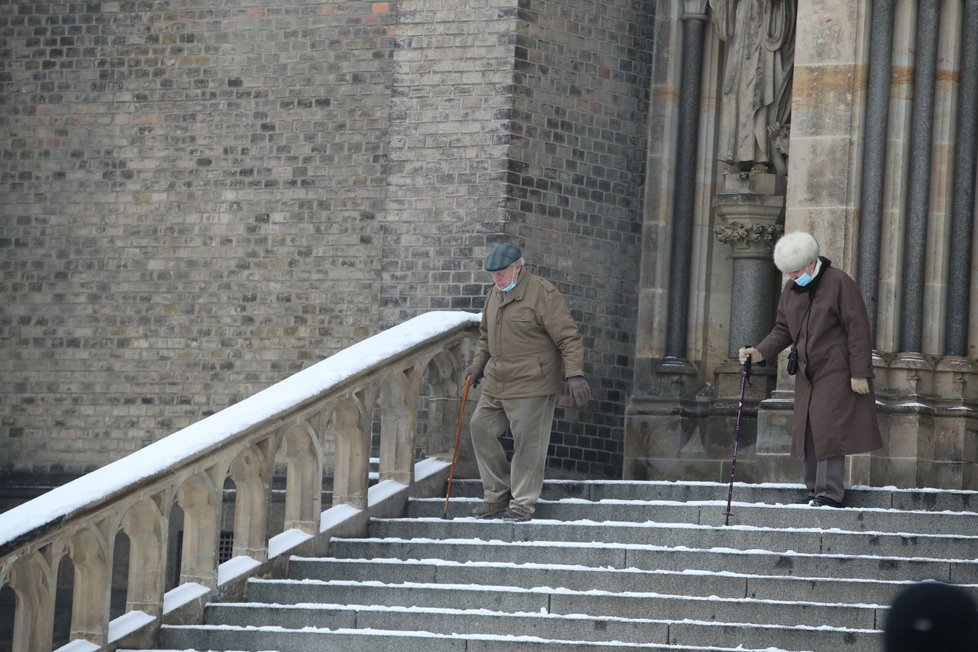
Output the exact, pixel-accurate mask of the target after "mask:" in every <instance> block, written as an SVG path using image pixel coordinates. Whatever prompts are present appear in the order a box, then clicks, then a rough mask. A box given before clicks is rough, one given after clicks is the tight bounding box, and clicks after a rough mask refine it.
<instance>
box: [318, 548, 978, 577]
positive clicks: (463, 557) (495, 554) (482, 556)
mask: <svg viewBox="0 0 978 652" xmlns="http://www.w3.org/2000/svg"><path fill="white" fill-rule="evenodd" d="M490 544H491V545H487V542H486V541H480V540H475V539H448V540H433V539H429V538H425V537H419V538H416V539H398V538H384V539H380V538H362V539H353V538H351V539H340V540H337V541H334V542H333V544H332V546H331V550H332V553H333V556H334V557H337V558H361V557H365V558H378V559H405V560H407V559H440V560H446V561H453V562H457V563H465V562H467V561H468V560H478V561H483V562H501V563H523V564H546V563H548V562H549V561H552V560H553V559H555V558H556V559H559V560H560V561H561V562H562V563H564V564H571V565H580V566H597V567H608V568H637V569H662V570H673V571H683V570H689V569H693V570H699V571H704V572H712V573H723V572H726V571H729V570H730V569H732V568H735V569H737V570H739V571H740V572H744V573H753V574H757V575H775V574H777V575H789V576H799V577H818V578H876V579H880V580H888V581H901V580H905V581H916V580H924V579H934V578H943V579H945V580H946V581H949V582H954V583H961V584H978V562H976V560H975V559H974V558H968V559H940V558H936V559H927V558H922V557H907V556H894V557H880V556H879V555H870V554H866V555H829V554H820V553H799V552H797V551H770V550H762V549H750V550H737V549H734V548H729V547H720V548H702V549H701V548H689V547H686V546H676V547H672V548H670V547H666V546H656V545H647V544H634V545H627V544H617V543H593V542H586V543H568V542H553V541H516V542H503V541H492V542H490ZM976 554H978V551H976Z"/></svg>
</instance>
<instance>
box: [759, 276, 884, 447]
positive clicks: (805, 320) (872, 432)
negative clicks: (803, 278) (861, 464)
mask: <svg viewBox="0 0 978 652" xmlns="http://www.w3.org/2000/svg"><path fill="white" fill-rule="evenodd" d="M821 260H822V267H821V269H820V270H819V273H818V275H817V276H816V277H815V279H814V280H813V281H812V282H811V283H810V284H809V285H808V286H807V287H804V288H803V287H799V286H797V285H795V282H794V281H788V283H786V284H785V287H784V289H783V290H782V292H781V300H780V301H779V302H778V315H777V319H776V321H775V325H774V328H773V329H772V330H771V332H770V333H769V334H768V335H767V337H765V338H764V340H763V341H762V342H761V343H760V344H758V345H757V346H756V348H757V350H758V351H760V353H761V355H763V356H764V359H765V360H773V359H774V357H775V356H777V355H778V353H780V352H781V351H782V350H784V349H785V348H787V347H788V346H790V345H791V342H792V341H797V346H798V374H797V375H796V376H795V408H794V415H793V421H792V429H791V430H792V442H791V454H792V455H794V456H795V457H804V454H805V422H806V421H811V427H812V438H813V441H814V444H815V456H816V458H818V459H820V460H823V459H826V458H828V457H834V456H836V455H850V454H853V453H866V452H868V451H871V450H875V449H877V448H880V447H881V446H882V445H883V440H882V437H881V436H880V430H879V424H878V423H877V420H876V394H875V392H874V390H873V381H872V377H873V363H872V357H873V347H872V343H871V340H870V331H869V317H868V316H867V313H866V304H865V303H864V302H863V298H862V295H861V294H860V293H859V287H858V286H857V285H856V282H855V281H853V280H852V278H850V277H849V276H848V275H847V274H846V273H845V272H842V271H840V270H837V269H835V268H833V267H831V264H832V263H831V262H830V261H829V260H828V259H827V258H822V259H821ZM812 292H814V299H813V300H812V305H811V310H810V311H809V313H808V315H807V317H806V316H805V308H806V306H807V305H808V301H809V297H810V296H812V294H811V293H812ZM850 378H869V379H870V381H869V389H870V391H869V393H868V394H856V393H855V392H853V391H852V387H851V385H850V382H849V379H850Z"/></svg>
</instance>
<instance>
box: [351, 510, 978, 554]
mask: <svg viewBox="0 0 978 652" xmlns="http://www.w3.org/2000/svg"><path fill="white" fill-rule="evenodd" d="M819 509H831V508H830V507H823V508H819ZM371 521H377V522H386V523H407V524H425V523H440V524H445V523H447V522H449V521H455V522H462V523H465V524H467V523H478V524H480V525H485V526H486V527H494V526H498V525H509V526H511V527H513V528H532V527H536V526H539V525H556V526H565V527H602V528H609V527H615V528H623V529H625V528H644V529H647V530H661V529H669V530H673V529H677V528H683V529H687V530H690V531H694V530H700V531H704V530H710V531H724V530H727V531H738V532H757V533H761V534H769V533H777V534H784V533H786V532H790V533H793V534H826V533H828V534H833V535H848V536H853V537H867V536H873V537H880V538H894V537H899V538H915V539H933V540H940V539H963V540H973V541H974V542H975V546H976V549H978V535H974V534H956V533H953V532H952V533H951V534H943V533H933V532H909V531H901V532H892V531H886V530H844V529H842V528H838V527H832V528H821V527H771V526H766V525H705V524H700V523H668V522H659V521H594V520H590V519H579V520H576V521H562V520H560V519H550V518H539V519H533V520H531V521H527V522H509V521H503V520H500V519H493V518H489V519H486V518H476V517H474V516H462V517H457V518H454V519H449V520H447V521H446V519H443V518H439V517H435V516H414V517H408V516H399V517H391V518H376V517H373V518H371ZM338 538H340V537H338Z"/></svg>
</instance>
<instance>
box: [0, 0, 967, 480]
mask: <svg viewBox="0 0 978 652" xmlns="http://www.w3.org/2000/svg"><path fill="white" fill-rule="evenodd" d="M199 5H200V3H194V2H185V1H183V0H165V1H162V2H160V1H155V2H140V1H139V0H135V1H132V2H129V1H118V0H103V1H101V2H86V3H66V4H52V3H48V2H42V1H41V0H34V1H31V0H16V1H15V2H10V3H6V4H5V5H4V6H3V7H0V27H2V30H0V40H2V45H0V47H2V48H3V52H4V55H5V56H3V57H0V95H2V99H3V101H2V103H0V124H2V126H3V130H2V135H0V138H2V141H0V194H2V195H3V197H4V200H3V202H2V203H0V219H2V222H0V251H2V260H0V298H2V308H0V348H2V356H0V370H2V373H0V451H2V452H0V470H2V472H3V473H5V474H7V475H11V474H38V473H42V474H43V473H47V474H59V473H64V474H67V475H72V474H78V473H82V472H85V471H86V470H90V469H91V468H94V467H97V466H100V465H101V464H104V463H105V462H107V461H109V460H111V459H116V458H118V457H121V456H122V455H125V454H126V453H128V452H130V451H132V450H135V449H138V448H140V447H141V446H144V445H145V444H147V443H149V442H151V441H154V440H156V439H159V438H161V437H163V436H166V435H167V434H170V433H171V432H174V431H176V430H178V429H180V428H182V427H184V426H186V425H188V424H189V423H193V422H194V421H196V420H199V419H200V418H202V417H203V416H206V415H207V414H210V413H212V412H215V411H217V410H219V409H222V408H223V407H226V406H227V405H230V404H232V403H234V402H236V401H238V400H241V399H242V398H244V397H246V396H249V395H251V394H254V393H255V392H257V391H260V390H261V389H263V388H264V387H267V386H268V385H270V384H272V383H274V382H277V381H278V380H281V379H282V378H284V377H286V376H288V375H289V374H291V373H294V372H295V371H298V370H300V369H302V368H305V367H306V366H308V365H310V364H312V363H314V362H315V361H317V360H319V359H321V358H322V357H324V356H326V355H329V354H330V353H333V352H335V351H337V350H339V349H341V348H343V347H345V346H348V345H350V344H352V343H354V342H356V341H359V340H362V339H363V338H365V337H367V336H369V335H371V334H373V333H375V332H377V331H378V330H380V329H382V328H386V327H389V326H391V325H393V324H396V323H400V322H402V321H404V320H406V319H408V318H410V317H412V316H415V315H417V314H419V313H422V312H425V311H428V310H468V311H473V312H477V311H479V310H480V309H481V301H482V297H483V294H484V291H485V289H486V287H487V285H488V283H489V279H488V278H487V275H486V274H485V273H484V272H483V271H482V270H481V259H482V257H483V256H485V255H486V253H488V251H489V250H490V249H491V248H492V246H493V245H494V244H496V243H498V242H500V241H503V240H509V241H512V242H515V243H517V244H519V245H520V246H521V247H522V248H523V251H524V253H525V256H526V260H527V264H528V266H529V267H530V268H531V269H533V270H534V271H535V272H536V273H538V274H540V275H542V276H544V277H546V278H549V279H550V280H552V281H553V282H554V283H555V284H556V285H557V287H558V288H559V289H560V290H561V292H563V293H564V294H565V296H566V297H567V301H568V304H569V305H570V307H571V309H572V312H573V314H574V316H575V318H576V319H577V321H578V323H579V324H580V328H581V331H582V334H583V335H584V337H585V342H586V345H587V348H588V353H587V362H586V365H587V370H588V374H589V381H590V382H591V386H592V388H594V391H595V400H594V401H593V402H592V405H591V406H589V408H588V409H587V410H575V409H573V408H571V407H569V404H568V405H563V406H562V407H560V408H558V413H557V418H556V420H555V424H554V434H553V439H552V442H551V444H552V447H551V451H550V466H551V467H552V468H559V469H564V470H566V471H570V472H574V473H577V474H583V475H588V476H603V477H625V478H649V479H677V478H685V479H694V478H698V479H706V480H723V479H725V478H726V477H727V474H728V473H729V465H730V453H731V444H732V441H733V438H734V430H735V425H736V421H737V419H736V417H737V414H738V411H740V410H739V404H740V401H739V398H740V397H739V390H740V372H741V368H740V365H739V363H738V361H737V358H736V351H737V349H738V348H739V347H740V346H743V345H746V344H752V343H756V342H757V341H758V340H759V339H760V337H761V336H763V334H764V333H766V332H767V330H768V329H770V327H771V323H772V320H773V316H774V307H775V305H776V303H777V298H778V294H779V292H780V288H781V285H782V283H783V278H782V277H781V275H780V274H779V273H778V272H777V270H776V269H775V268H774V266H773V264H772V262H771V247H772V245H773V243H774V242H775V241H776V239H777V238H778V237H779V235H780V234H782V233H784V232H785V231H795V230H805V231H809V232H811V233H812V234H813V235H814V236H815V237H816V238H817V239H818V240H819V242H820V244H821V247H822V253H823V254H824V255H826V256H827V257H828V258H830V259H832V261H833V265H835V266H837V267H840V268H842V269H843V270H845V271H846V272H847V273H849V274H850V275H852V276H853V277H854V278H855V279H856V280H857V281H858V283H859V285H860V289H861V291H862V294H863V296H864V299H865V301H866V304H867V307H868V309H869V311H870V317H871V321H872V326H873V329H874V338H875V350H874V369H875V380H874V382H875V387H876V391H877V396H878V399H879V404H878V408H879V413H880V425H881V429H882V431H883V435H884V442H885V443H884V448H883V449H881V450H879V451H876V452H874V453H871V454H866V455H860V456H854V457H852V458H850V459H849V468H848V471H847V473H848V476H847V478H848V480H849V481H850V482H853V483H865V484H874V485H889V484H894V485H899V486H937V487H950V488H974V487H975V486H976V483H978V479H976V478H975V477H974V464H975V462H976V456H978V452H976V450H975V421H974V418H973V409H974V407H975V405H976V404H978V368H976V366H975V358H976V355H978V353H976V348H975V347H976V335H975V332H976V329H975V328H974V325H975V323H976V320H978V315H976V314H975V313H976V310H978V308H976V307H975V306H974V305H973V304H974V303H975V302H973V301H971V298H972V296H973V295H974V290H973V287H974V286H975V282H976V281H978V276H976V274H975V271H974V269H975V265H974V264H973V263H972V257H973V254H972V249H973V246H972V243H973V241H974V229H973V223H974V216H975V206H974V183H975V176H976V175H975V152H976V149H978V148H976V132H975V127H976V125H975V122H976V120H975V115H976V112H975V110H976V105H978V73H976V72H975V71H976V70H978V62H976V61H975V58H976V57H978V45H976V43H975V41H976V38H978V37H976V36H975V35H976V34H978V16H976V13H978V9H976V7H975V3H973V2H965V1H960V2H943V3H918V2H913V1H910V0H901V1H899V2H892V3H891V2H883V1H880V0H873V1H867V2H858V3H853V2H849V1H846V0H834V1H832V0H825V1H818V2H797V1H795V0H740V1H739V2H735V1H732V0H655V1H653V0H645V1H642V2H634V1H632V0H603V1H602V2H600V3H594V2H584V1H582V0H488V1H486V0H480V1H478V2H477V1H475V0H438V1H437V2H432V1H425V2H417V1H409V0H402V1H396V0H395V1H391V2H372V3H344V2H339V1H338V0H292V1H290V2H284V3H278V4H276V5H275V6H274V7H272V6H266V5H264V4H263V3H251V4H250V5H247V6H245V5H240V6H238V5H236V6H234V7H228V6H223V5H222V6H219V7H207V8H201V7H200V6H199ZM792 402H793V393H792V379H791V378H790V377H789V376H787V375H786V374H785V373H784V372H783V364H781V365H769V366H768V367H767V368H764V369H760V368H759V369H755V373H754V378H753V379H752V384H751V385H750V387H749V388H748V391H747V396H746V401H745V403H744V408H743V410H742V411H741V413H742V416H743V417H744V418H743V420H742V423H741V426H742V432H741V433H740V434H741V437H742V439H741V445H740V461H739V462H738V478H740V479H745V480H757V481H762V480H790V481H796V480H798V478H799V473H800V463H799V462H798V461H797V460H794V459H791V458H790V457H789V456H788V446H789V440H788V436H787V428H788V421H789V419H790V415H791V408H792Z"/></svg>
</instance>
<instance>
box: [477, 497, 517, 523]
mask: <svg viewBox="0 0 978 652" xmlns="http://www.w3.org/2000/svg"><path fill="white" fill-rule="evenodd" d="M507 507H509V498H507V499H506V500H500V501H499V502H495V503H490V502H487V501H482V502H481V503H479V504H478V505H476V506H475V509H473V510H472V516H474V517H476V518H492V517H493V516H495V515H496V514H501V513H502V512H505V511H506V508H507Z"/></svg>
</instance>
